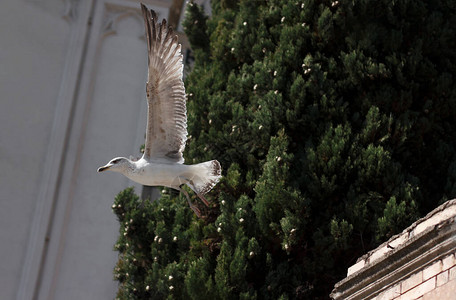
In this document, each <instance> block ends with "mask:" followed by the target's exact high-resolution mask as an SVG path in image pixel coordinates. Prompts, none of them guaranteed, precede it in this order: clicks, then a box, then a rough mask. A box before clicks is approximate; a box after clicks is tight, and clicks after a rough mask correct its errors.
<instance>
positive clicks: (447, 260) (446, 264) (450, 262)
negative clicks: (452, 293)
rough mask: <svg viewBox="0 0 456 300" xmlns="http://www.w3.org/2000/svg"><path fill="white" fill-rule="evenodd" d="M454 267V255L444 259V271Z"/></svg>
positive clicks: (455, 264) (455, 259)
mask: <svg viewBox="0 0 456 300" xmlns="http://www.w3.org/2000/svg"><path fill="white" fill-rule="evenodd" d="M453 266H456V258H455V256H454V254H450V255H448V256H447V257H444V258H443V259H442V270H448V269H450V268H451V267H453Z"/></svg>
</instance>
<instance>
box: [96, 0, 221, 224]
mask: <svg viewBox="0 0 456 300" xmlns="http://www.w3.org/2000/svg"><path fill="white" fill-rule="evenodd" d="M141 10H142V15H143V17H144V22H145V26H146V42H147V50H148V58H149V59H148V62H149V63H148V65H149V72H148V78H147V84H146V95H147V104H148V109H147V128H146V143H145V149H144V154H143V156H142V157H141V159H139V160H137V161H133V160H130V159H128V158H125V157H116V158H114V159H112V160H111V161H109V162H108V163H107V164H106V165H105V166H103V167H100V168H98V172H103V171H108V170H109V171H114V172H119V173H121V174H123V175H125V176H126V177H128V178H129V179H131V180H133V181H135V182H138V183H140V184H142V185H148V186H166V187H169V188H173V189H176V190H179V191H180V192H182V193H183V194H184V195H185V196H186V198H187V201H188V204H189V205H190V208H191V209H192V210H193V211H194V212H195V214H196V215H197V216H198V217H201V212H200V210H199V209H198V208H197V207H196V206H195V205H194V204H193V203H192V202H191V201H190V197H189V195H188V193H187V192H186V191H185V190H184V189H182V186H183V185H184V184H185V185H187V186H188V187H190V189H192V190H193V191H194V192H195V193H196V195H197V196H198V198H199V199H201V201H202V202H203V203H204V204H205V205H206V206H209V202H208V201H207V200H206V198H205V197H204V194H206V193H207V192H209V191H210V190H211V189H212V188H213V187H214V186H215V185H216V184H217V182H218V181H219V180H220V177H221V170H222V169H221V166H220V163H219V162H218V161H217V160H211V161H207V162H203V163H199V164H193V165H184V164H183V163H184V157H183V155H182V153H183V152H184V148H185V142H186V141H187V109H186V94H185V88H184V82H183V80H182V75H183V67H184V65H183V63H182V54H181V45H180V44H179V43H178V41H177V35H175V34H174V33H173V30H172V28H171V27H169V26H167V23H166V20H165V19H163V21H162V22H161V23H158V22H157V15H156V14H155V12H154V11H153V10H149V9H148V8H147V7H146V6H145V5H144V4H141Z"/></svg>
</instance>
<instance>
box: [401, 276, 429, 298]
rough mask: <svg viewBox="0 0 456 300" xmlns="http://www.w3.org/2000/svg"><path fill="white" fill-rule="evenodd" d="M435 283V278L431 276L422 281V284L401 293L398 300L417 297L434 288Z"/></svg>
mask: <svg viewBox="0 0 456 300" xmlns="http://www.w3.org/2000/svg"><path fill="white" fill-rule="evenodd" d="M435 283H436V279H435V277H432V278H431V279H428V280H427V281H425V282H423V283H422V284H420V285H418V286H416V287H414V288H413V289H411V290H409V291H408V292H406V293H405V294H402V295H401V297H400V298H399V299H400V300H410V299H417V298H419V297H421V296H423V295H424V294H426V293H428V292H430V291H432V290H433V289H435Z"/></svg>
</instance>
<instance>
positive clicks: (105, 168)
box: [97, 165, 111, 173]
mask: <svg viewBox="0 0 456 300" xmlns="http://www.w3.org/2000/svg"><path fill="white" fill-rule="evenodd" d="M110 167H111V166H110V165H106V166H104V167H99V168H98V170H97V172H98V173H100V172H103V171H106V170H108V169H109V168H110Z"/></svg>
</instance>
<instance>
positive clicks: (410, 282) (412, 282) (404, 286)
mask: <svg viewBox="0 0 456 300" xmlns="http://www.w3.org/2000/svg"><path fill="white" fill-rule="evenodd" d="M422 282H423V272H422V271H419V272H418V273H415V274H413V275H412V276H410V277H409V278H407V279H405V280H404V281H402V283H401V294H404V293H405V292H407V291H408V290H410V289H412V288H414V287H415V286H417V285H419V284H420V283H422Z"/></svg>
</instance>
